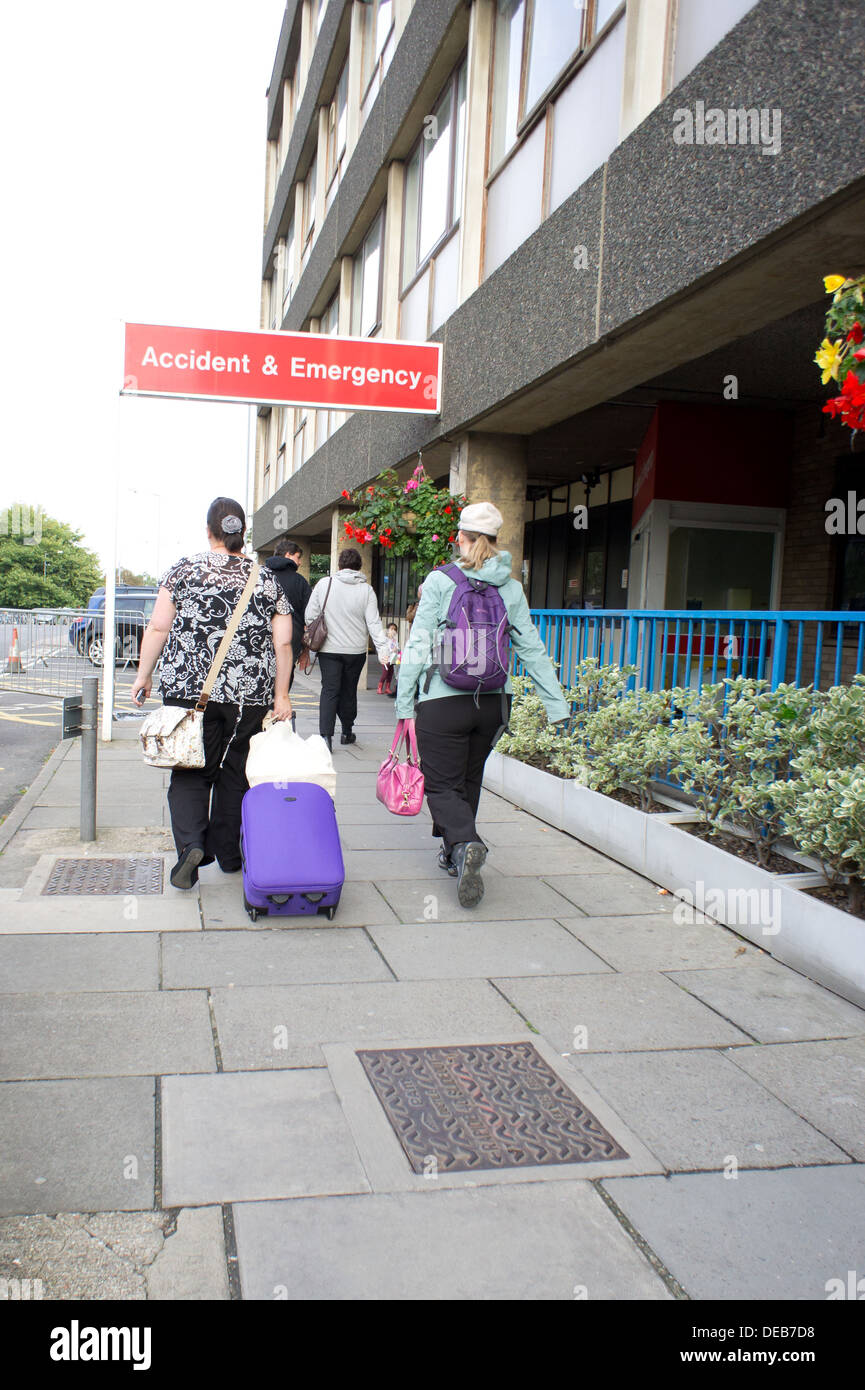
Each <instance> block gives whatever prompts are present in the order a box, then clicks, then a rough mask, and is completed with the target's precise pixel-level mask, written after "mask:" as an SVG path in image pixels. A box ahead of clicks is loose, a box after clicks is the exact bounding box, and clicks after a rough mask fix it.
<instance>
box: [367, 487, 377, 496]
mask: <svg viewBox="0 0 865 1390" xmlns="http://www.w3.org/2000/svg"><path fill="white" fill-rule="evenodd" d="M366 491H367V496H369V497H372V495H373V493H374V492H375V488H374V487H368V488H367V490H366Z"/></svg>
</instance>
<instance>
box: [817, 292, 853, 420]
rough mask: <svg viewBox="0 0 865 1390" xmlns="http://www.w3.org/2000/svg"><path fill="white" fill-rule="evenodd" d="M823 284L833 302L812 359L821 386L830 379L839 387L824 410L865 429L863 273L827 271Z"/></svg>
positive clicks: (827, 413) (826, 383) (825, 412)
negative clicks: (850, 274)
mask: <svg viewBox="0 0 865 1390" xmlns="http://www.w3.org/2000/svg"><path fill="white" fill-rule="evenodd" d="M823 284H824V285H825V286H826V293H827V294H831V295H832V303H831V305H830V307H829V309H828V311H827V313H826V337H825V338H824V339H823V341H822V343H821V344H820V346H819V348H818V349H817V351H816V353H815V354H814V361H815V362H816V363H817V366H818V367H819V368H820V369H821V371H822V381H823V385H824V386H826V385H828V383H829V382H830V381H833V382H835V383H836V384H837V385H840V387H841V391H840V395H837V396H832V397H831V399H830V400H828V401H827V402H826V404H825V405H824V407H823V412H824V414H826V415H834V416H837V417H838V418H839V419H840V420H841V422H842V424H845V425H847V426H848V427H849V428H850V429H851V430H853V431H854V433H855V432H856V431H857V430H865V275H860V276H859V277H858V279H845V278H844V276H843V275H827V276H825V277H824V280H823Z"/></svg>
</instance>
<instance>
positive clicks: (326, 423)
mask: <svg viewBox="0 0 865 1390" xmlns="http://www.w3.org/2000/svg"><path fill="white" fill-rule="evenodd" d="M338 329H339V290H337V292H336V294H335V295H334V296H333V299H332V300H331V301H330V303H329V304H328V306H327V308H326V309H325V311H324V313H323V314H322V316H321V327H320V328H319V330H318V331H319V333H326V334H327V335H328V337H335V335H336V333H337V331H338ZM338 414H339V411H336V410H317V411H316V412H315V447H316V448H318V447H319V445H321V444H323V443H324V441H325V440H326V439H330V436H331V435H332V434H333V432H334V430H335V429H336V416H337V415H338Z"/></svg>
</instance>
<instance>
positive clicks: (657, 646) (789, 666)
mask: <svg viewBox="0 0 865 1390" xmlns="http://www.w3.org/2000/svg"><path fill="white" fill-rule="evenodd" d="M532 618H533V620H534V622H535V623H536V625H537V628H538V632H539V633H540V636H541V640H542V641H543V642H544V644H545V646H546V648H547V651H548V652H549V654H550V657H551V658H552V660H553V661H554V662H555V663H557V665H558V668H559V679H560V680H561V682H562V684H563V685H565V686H567V685H570V684H571V683H572V681H573V679H574V672H575V670H576V668H577V666H578V665H579V663H580V662H581V661H583V660H585V659H586V658H587V657H595V658H596V659H597V660H598V661H599V662H600V664H601V665H603V666H609V665H618V666H636V667H637V671H638V675H637V677H636V679H635V681H634V684H636V685H638V686H639V687H640V688H642V689H645V690H669V689H671V688H672V687H674V686H685V687H688V688H690V689H694V690H700V689H702V687H703V686H704V685H706V684H710V683H713V682H715V681H720V680H724V679H726V678H727V677H730V678H732V677H735V676H748V677H751V678H753V679H761V680H768V681H770V682H771V686H772V689H773V690H774V689H775V688H776V687H777V686H778V685H780V684H781V683H782V682H784V681H787V682H791V683H793V684H795V685H797V686H803V685H813V686H814V687H815V689H817V690H821V689H826V688H827V687H828V686H831V685H840V684H844V683H846V682H849V681H850V680H852V678H853V676H854V675H856V674H860V673H862V672H863V670H865V613H863V612H816V611H809V612H781V611H775V612H727V611H721V612H704V611H698V612H697V611H693V610H690V609H689V610H675V609H658V610H649V609H633V608H631V609H620V608H615V609H613V608H606V609H577V610H575V609H561V608H558V609H557V608H541V609H533V610H532ZM522 669H523V668H522V665H521V663H520V662H517V663H516V670H517V672H518V673H519V672H521V671H522Z"/></svg>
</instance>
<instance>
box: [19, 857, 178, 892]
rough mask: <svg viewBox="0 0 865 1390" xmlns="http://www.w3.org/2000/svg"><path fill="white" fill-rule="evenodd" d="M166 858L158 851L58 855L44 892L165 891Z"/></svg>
mask: <svg viewBox="0 0 865 1390" xmlns="http://www.w3.org/2000/svg"><path fill="white" fill-rule="evenodd" d="M164 868H165V863H164V860H162V859H160V858H157V857H156V856H155V855H150V856H148V857H146V858H145V857H144V856H143V855H142V856H139V857H138V858H135V859H58V860H57V861H56V863H55V865H54V868H53V869H52V870H51V876H50V878H49V879H48V882H47V883H46V885H45V887H44V888H43V889H42V892H43V894H45V893H47V894H49V895H51V896H52V897H57V896H59V895H60V894H67V893H68V894H70V895H73V894H80V895H88V896H92V895H94V894H96V895H99V896H104V895H106V894H109V893H122V894H133V893H134V894H142V893H161V892H162V876H163V870H164Z"/></svg>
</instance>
